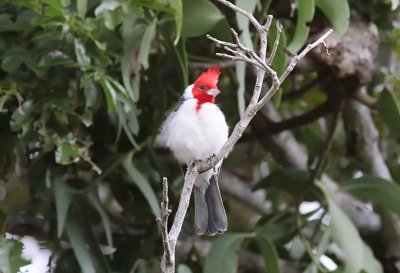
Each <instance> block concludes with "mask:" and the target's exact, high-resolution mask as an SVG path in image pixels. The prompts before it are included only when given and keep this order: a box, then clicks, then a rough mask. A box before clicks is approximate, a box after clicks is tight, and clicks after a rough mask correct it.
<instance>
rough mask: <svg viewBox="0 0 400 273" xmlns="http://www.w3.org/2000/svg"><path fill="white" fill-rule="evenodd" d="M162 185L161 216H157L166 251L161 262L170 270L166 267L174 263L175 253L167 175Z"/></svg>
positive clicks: (164, 269)
mask: <svg viewBox="0 0 400 273" xmlns="http://www.w3.org/2000/svg"><path fill="white" fill-rule="evenodd" d="M162 185H163V192H162V201H161V218H157V219H156V221H157V223H158V225H159V226H160V228H161V237H162V241H163V247H164V253H165V255H164V256H163V260H162V262H161V268H162V270H163V272H168V271H167V270H166V269H167V268H168V267H170V266H171V265H173V264H174V260H175V255H174V254H173V253H172V250H171V246H170V242H169V238H168V217H169V215H170V214H171V210H170V209H169V208H168V203H169V199H168V179H167V178H166V177H163V183H162Z"/></svg>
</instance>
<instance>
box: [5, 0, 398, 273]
mask: <svg viewBox="0 0 400 273" xmlns="http://www.w3.org/2000/svg"><path fill="white" fill-rule="evenodd" d="M235 2H236V3H237V4H238V5H239V4H240V5H241V6H242V7H243V8H247V9H254V14H255V16H256V18H264V16H265V14H266V13H270V14H273V15H274V16H275V18H276V19H278V20H279V21H280V22H281V23H282V24H283V25H284V32H283V33H282V35H281V44H280V46H279V47H278V50H277V54H276V58H275V60H274V62H273V63H272V66H273V68H274V69H276V71H277V72H278V74H279V75H281V74H282V73H283V71H284V68H285V66H286V65H287V63H288V60H289V58H290V54H288V51H290V52H292V53H296V52H298V51H299V50H301V49H302V48H303V47H304V45H305V44H306V42H307V39H308V37H309V34H310V33H311V34H313V33H315V32H316V30H318V29H321V28H322V27H323V26H325V25H328V24H329V25H331V26H332V27H333V28H334V30H335V31H336V32H337V33H338V34H340V35H341V34H344V33H345V31H346V29H347V27H348V25H349V16H350V10H354V11H356V12H358V13H360V14H361V15H362V16H366V17H368V18H371V19H372V20H374V21H375V22H376V23H377V25H378V28H379V29H380V30H386V32H385V33H383V34H382V35H383V38H382V40H383V45H382V46H383V47H384V48H385V49H387V50H386V53H387V52H390V53H393V55H390V54H388V53H387V54H386V55H385V54H384V53H382V54H381V55H380V59H379V60H378V63H379V69H378V70H379V71H378V73H377V76H376V78H374V79H372V81H371V85H370V86H368V87H369V88H368V92H369V94H370V95H371V96H372V97H374V98H375V99H377V100H378V108H379V111H376V114H377V117H376V122H377V124H378V126H379V129H380V130H381V131H380V133H381V135H382V137H384V141H385V142H387V143H389V144H393V146H392V147H393V149H390V151H388V154H389V155H388V161H390V162H389V163H388V164H389V165H390V166H392V167H393V168H394V169H395V168H398V162H397V161H396V160H397V158H398V154H399V152H400V146H399V143H398V141H399V136H400V129H398V128H399V126H400V125H399V124H400V114H399V109H398V99H397V97H398V94H396V92H397V93H398V88H399V82H398V80H396V79H393V77H392V76H391V75H390V73H391V72H388V69H389V68H388V67H387V66H385V65H387V62H388V60H389V59H390V58H392V57H393V58H398V57H399V56H400V47H399V44H398V39H399V37H400V31H399V30H398V29H396V28H394V27H393V25H392V21H391V19H390V16H393V14H394V13H395V12H396V9H397V6H398V4H396V3H397V1H395V0H393V3H392V6H393V11H391V7H390V3H386V2H388V1H372V4H371V5H369V4H365V3H364V2H363V1H359V0H351V1H346V0H341V1H327V0H315V1H314V0H307V1H302V0H299V1H295V2H297V8H298V10H297V11H296V16H295V17H290V16H289V10H290V2H291V1H288V0H287V1H267V0H265V1H262V0H260V1H255V0H254V1H239V0H237V1H235ZM388 14H389V15H390V16H389V15H388ZM321 18H323V20H324V21H323V22H321V21H318V20H317V19H321ZM389 19H390V20H389ZM262 20H264V19H262ZM230 27H234V28H235V29H237V28H238V27H239V28H240V34H241V38H242V40H243V43H244V44H245V45H247V46H249V47H253V48H254V49H257V48H258V45H257V44H255V41H256V40H257V33H256V31H255V30H254V29H253V28H252V26H251V24H250V23H249V22H248V21H247V20H246V19H244V17H243V16H241V15H237V14H235V13H233V12H232V11H231V10H229V9H227V8H226V7H224V6H223V5H221V4H217V3H216V2H214V1H210V0H196V1H195V0H168V1H167V0H154V1H153V0H127V1H122V0H118V1H100V0H74V1H69V0H32V1H28V0H8V1H2V2H1V4H0V226H1V232H2V234H4V233H6V232H9V233H13V234H16V235H21V236H22V235H32V236H35V237H37V238H38V239H40V240H41V243H42V244H43V246H44V247H47V248H50V249H51V250H52V251H53V252H54V254H55V256H57V257H56V258H57V262H56V266H55V268H54V272H57V273H63V272H85V273H94V272H157V270H158V269H159V262H160V257H161V255H162V244H161V236H160V234H159V229H158V226H157V225H156V222H155V217H158V216H159V214H160V207H159V202H160V200H159V197H160V190H161V180H162V177H163V176H166V177H168V179H169V183H170V193H169V194H170V203H171V204H170V205H171V208H172V210H173V211H175V210H176V208H177V204H178V200H179V192H180V187H181V186H182V172H181V170H180V169H179V166H177V164H176V162H175V161H174V160H173V159H172V158H171V157H170V156H169V154H168V153H166V152H164V151H159V150H156V149H155V148H154V138H155V136H156V134H157V131H158V128H159V127H160V124H161V122H162V120H163V119H164V117H165V114H166V112H167V111H169V109H171V108H173V107H174V104H175V103H176V102H177V100H178V98H179V96H180V95H181V93H182V91H183V89H184V88H185V87H186V86H187V85H188V84H190V83H191V82H192V80H193V79H194V78H195V77H196V76H197V75H199V73H200V72H201V71H203V70H204V69H205V68H206V67H207V66H210V65H215V64H220V65H221V66H224V68H223V69H222V75H221V78H220V82H219V87H220V89H221V90H222V91H223V92H222V95H221V96H220V97H218V99H217V100H218V103H220V105H221V108H222V109H223V111H224V113H225V114H226V116H227V121H228V123H229V124H230V127H233V126H234V125H235V123H236V122H237V121H238V119H239V116H240V113H241V112H242V111H243V109H244V106H245V105H246V101H247V100H248V94H250V92H251V91H252V88H253V83H254V78H255V77H254V73H253V72H252V70H251V69H250V68H249V67H246V66H245V65H244V64H236V65H235V64H232V63H229V62H227V61H226V60H220V59H217V58H216V57H215V53H216V52H219V51H220V49H216V48H215V47H214V45H213V44H212V43H211V42H210V41H208V40H207V39H206V38H205V36H204V35H205V34H206V33H210V34H212V35H213V36H214V37H217V38H219V39H223V40H226V41H230V42H232V36H231V34H230V30H229V28H230ZM275 37H276V27H275V21H274V22H273V24H272V27H271V32H270V35H269V37H268V41H269V43H268V50H269V52H270V51H271V50H272V48H273V40H274V38H275ZM389 55H390V56H389ZM317 72H319V71H306V72H304V73H303V72H301V73H297V74H296V73H295V74H294V75H293V77H292V78H290V79H289V78H288V81H287V82H285V83H284V84H283V85H282V89H281V90H280V91H279V94H278V97H276V98H274V104H275V105H276V106H279V111H280V112H281V114H282V116H291V115H296V114H297V113H299V112H303V111H306V110H308V109H310V108H314V107H315V106H316V105H318V104H319V103H321V101H323V100H324V99H325V98H326V97H327V94H326V91H325V90H321V89H323V88H322V87H321V86H323V84H321V85H319V86H317V85H315V86H311V87H310V90H309V92H307V93H304V94H303V95H301V96H299V97H298V99H295V100H292V99H287V98H285V95H286V94H288V93H289V92H290V91H291V90H297V89H298V86H299V85H300V86H302V85H304V84H305V83H309V82H311V81H313V80H317V81H318V82H319V81H322V80H321V78H319V77H321V75H318V73H317ZM393 73H394V74H396V73H397V74H396V75H397V76H398V75H400V73H399V71H394V72H393ZM268 81H269V80H267V81H266V83H267V84H268ZM376 86H378V87H379V88H375V87H376ZM382 86H383V88H382ZM382 89H383V90H384V91H383V92H379V91H380V90H382ZM295 97H296V96H295ZM322 118H323V119H324V120H325V121H326V120H327V119H328V115H325V116H323V117H322ZM265 123H268V121H265V120H262V119H261V122H259V121H257V122H256V123H255V125H254V127H252V128H250V130H248V131H247V134H246V136H245V138H244V139H245V140H244V141H243V142H242V143H239V144H238V145H237V146H236V147H235V150H234V152H233V153H232V154H231V155H230V156H229V158H228V159H227V160H226V162H225V163H224V169H225V168H226V170H228V171H229V172H231V173H232V175H233V174H234V175H235V176H237V177H238V178H240V179H242V180H245V181H249V182H256V181H257V180H259V183H258V184H256V185H255V187H254V189H255V190H256V189H257V190H258V189H262V190H266V191H267V199H268V200H269V201H270V203H271V209H270V210H269V212H268V213H265V214H264V215H261V217H259V216H260V215H256V213H254V212H253V211H252V210H251V209H248V208H245V209H243V207H242V206H243V205H242V204H240V202H238V201H237V200H235V199H233V198H227V196H226V195H224V194H223V195H224V202H226V207H227V211H228V214H229V215H228V219H229V228H230V230H229V231H228V232H227V233H226V234H224V235H222V236H220V237H218V238H215V239H210V238H203V237H201V238H199V237H197V236H195V235H194V232H193V228H192V226H193V224H192V221H193V220H192V211H191V210H189V212H188V217H187V218H186V220H185V221H186V222H185V224H184V227H183V230H182V234H181V237H180V238H181V239H182V240H183V242H184V243H183V246H184V247H182V249H184V250H182V251H181V252H179V250H178V253H177V270H178V273H190V272H194V273H197V272H206V273H208V272H209V273H211V272H254V271H248V270H254V268H253V269H252V267H251V266H253V265H251V266H250V269H248V268H247V267H249V265H248V264H247V265H246V264H245V263H244V264H242V263H241V262H242V261H241V259H239V258H238V253H239V252H240V251H242V252H240V253H243V251H244V252H246V253H250V254H251V255H253V254H257V255H261V256H262V259H261V260H263V261H264V265H265V266H264V267H263V268H261V269H260V267H258V268H256V269H257V270H259V271H262V272H264V270H265V268H266V270H267V271H266V272H276V273H280V272H285V271H284V270H283V268H282V267H281V265H282V264H281V263H280V262H279V260H284V261H288V262H293V263H296V264H297V265H299V267H298V268H299V270H300V269H301V270H303V271H304V272H310V273H312V272H323V271H326V270H327V269H326V268H325V267H324V265H323V264H321V262H320V260H319V258H320V257H321V256H322V255H327V256H328V257H330V258H331V259H332V260H334V261H335V262H336V263H337V264H338V265H339V268H338V270H337V271H336V272H346V273H359V271H361V270H364V272H368V273H380V272H383V271H382V270H383V269H382V266H381V264H380V262H381V261H378V260H377V258H376V256H377V255H376V253H373V252H372V251H373V250H374V249H372V250H371V248H372V247H370V246H369V245H367V244H366V242H364V241H363V239H362V238H361V236H360V234H359V231H358V230H357V229H356V227H355V226H354V224H353V223H352V222H351V221H350V220H349V218H348V216H347V215H346V214H345V213H344V212H343V211H342V209H341V208H340V207H339V206H338V205H337V204H336V203H335V202H336V201H335V199H334V196H332V195H331V194H330V193H326V189H325V188H324V186H322V185H320V184H319V182H318V181H317V182H316V183H314V184H313V183H312V182H313V181H310V180H311V176H310V172H309V171H308V170H299V169H294V168H288V167H284V166H281V163H280V162H281V161H280V160H279V159H278V158H275V157H274V156H272V153H270V149H269V148H268V149H264V148H265V147H266V145H265V144H264V143H263V140H264V139H265V138H266V136H264V134H261V133H260V134H257V135H255V134H254V132H259V130H258V129H259V128H263V127H262V126H264V124H265ZM260 124H261V125H260ZM258 127H259V128H258ZM321 128H322V127H319V126H318V124H316V123H313V124H308V125H307V126H306V127H305V128H303V129H301V130H292V132H293V133H295V135H296V137H297V138H298V140H299V141H300V143H301V144H302V145H303V146H304V147H305V149H306V150H307V152H308V162H307V166H308V167H309V168H310V169H311V168H312V167H313V166H314V164H315V160H317V159H318V153H319V151H320V149H321V147H322V145H323V140H324V138H325V131H324V130H323V129H321ZM288 129H291V128H288ZM338 131H339V132H338V134H337V135H338V139H339V140H338V141H335V143H334V144H333V145H334V149H331V151H330V152H329V157H328V158H329V159H331V160H328V163H327V165H326V166H324V167H325V171H326V172H328V173H329V174H330V175H331V176H332V177H334V178H335V179H336V180H337V181H339V182H342V181H345V182H342V184H343V185H341V187H340V191H342V192H347V193H350V194H352V195H353V196H355V197H356V198H360V199H361V200H367V201H371V202H373V203H374V204H379V205H381V206H383V207H387V208H389V209H391V210H392V211H394V212H396V213H399V207H400V205H399V204H398V203H399V201H398V200H399V199H398V197H399V193H400V190H399V188H398V186H397V185H396V184H395V183H391V184H390V183H389V182H387V181H382V179H380V178H377V177H373V176H365V177H363V178H360V179H351V178H352V176H351V175H352V173H353V172H354V171H356V170H359V168H360V166H358V165H357V164H355V163H353V164H348V165H347V166H342V164H341V163H340V162H339V160H336V159H339V158H344V157H345V155H344V153H345V148H344V145H345V144H344V138H345V135H344V134H345V133H344V132H343V130H342V129H339V130H338ZM389 144H388V145H389ZM271 150H272V149H271ZM265 165H268V167H269V169H270V171H271V172H270V174H269V175H268V176H266V177H264V176H265V175H264V176H261V175H260V174H261V172H260V171H259V170H260V169H261V166H265ZM255 172H257V173H258V174H256V175H254V176H253V175H251V174H253V173H255ZM260 177H264V178H262V179H261V180H260ZM394 177H395V179H400V174H398V177H396V175H395V174H394ZM253 184H254V183H253ZM304 201H316V202H318V205H317V208H316V209H315V210H312V211H310V212H307V213H300V205H301V204H302V202H304ZM327 215H329V217H330V222H329V221H328V222H326V221H323V219H324V217H326V216H327ZM254 216H257V217H254ZM21 219H22V220H21ZM32 219H34V220H32ZM254 219H258V220H257V221H255V220H254ZM170 220H171V221H172V220H173V214H172V217H170ZM21 221H22V222H21ZM24 221H26V222H28V223H27V224H26V225H25V224H24V223H25V222H24ZM36 221H40V222H39V223H40V224H35V223H36ZM31 222H32V223H31ZM15 223H19V224H15ZM21 223H22V224H21ZM26 226H28V227H29V228H26ZM192 239H193V240H192ZM209 239H210V241H211V242H212V244H211V249H210V250H209V252H208V254H207V253H206V256H204V251H203V252H201V251H199V250H198V249H196V247H195V246H193V247H192V246H187V244H190V243H191V242H192V241H193V242H195V241H196V240H198V241H201V242H203V241H208V240H209ZM65 242H67V243H68V244H67V245H68V246H69V247H66V244H65ZM332 242H334V243H336V244H337V245H338V246H339V247H341V248H342V250H343V251H344V253H345V255H346V256H347V257H348V262H344V261H342V260H340V259H338V258H337V257H335V255H334V254H333V253H331V252H330V251H329V250H328V245H329V243H332ZM185 244H186V245H185ZM193 244H194V243H193ZM181 246H182V245H179V244H178V248H181ZM355 246H357V247H356V250H354V247H355ZM185 247H186V248H185ZM206 249H208V248H207V247H206ZM21 250H22V246H21V243H19V242H17V241H15V240H9V239H5V238H2V239H1V241H0V271H1V272H17V270H18V269H19V268H20V267H21V266H22V265H24V264H26V261H25V260H24V259H22V258H21ZM110 254H111V255H110ZM246 266H247V267H246ZM254 267H256V266H255V265H254Z"/></svg>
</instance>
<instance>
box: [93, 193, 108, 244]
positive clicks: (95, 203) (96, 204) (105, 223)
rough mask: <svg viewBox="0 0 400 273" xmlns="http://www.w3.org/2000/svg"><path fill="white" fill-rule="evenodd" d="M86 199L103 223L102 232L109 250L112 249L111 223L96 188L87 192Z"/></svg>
mask: <svg viewBox="0 0 400 273" xmlns="http://www.w3.org/2000/svg"><path fill="white" fill-rule="evenodd" d="M88 197H89V200H90V202H91V203H92V204H93V206H94V207H95V208H96V210H97V212H98V213H99V214H100V218H101V221H102V223H103V227H104V231H105V233H106V238H107V243H108V246H109V247H110V248H112V247H113V240H112V230H111V221H110V218H109V217H108V214H107V212H106V210H105V209H104V207H103V205H102V204H101V202H100V199H99V195H98V192H97V188H96V187H92V189H91V191H90V192H89V195H88Z"/></svg>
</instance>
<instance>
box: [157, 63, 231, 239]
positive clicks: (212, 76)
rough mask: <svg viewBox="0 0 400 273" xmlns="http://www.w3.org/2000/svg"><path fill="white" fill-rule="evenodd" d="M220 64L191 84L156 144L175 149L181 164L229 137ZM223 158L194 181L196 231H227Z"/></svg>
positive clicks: (212, 152)
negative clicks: (221, 184) (219, 101)
mask: <svg viewBox="0 0 400 273" xmlns="http://www.w3.org/2000/svg"><path fill="white" fill-rule="evenodd" d="M219 76H220V69H219V67H210V68H208V70H207V71H205V72H203V73H201V74H200V76H199V77H198V78H197V79H196V80H195V81H194V82H193V84H191V85H189V86H188V87H187V88H186V89H185V91H184V92H183V95H182V96H181V97H180V99H179V101H178V103H177V105H176V106H175V108H174V109H173V110H172V111H171V112H170V113H169V114H168V115H167V118H166V119H165V121H164V123H163V124H162V126H161V130H160V132H159V134H158V135H157V137H156V144H157V145H159V146H164V147H165V148H169V149H170V150H171V151H172V154H173V155H174V157H175V158H176V159H177V161H178V162H179V163H181V164H186V165H187V166H189V164H191V163H193V162H196V161H199V160H204V159H208V158H212V157H213V156H215V154H217V153H218V152H219V151H220V149H221V148H222V146H223V145H224V144H225V142H226V141H227V139H228V133H229V128H228V125H227V123H226V120H225V116H224V114H223V113H222V111H221V109H220V108H219V107H218V105H216V104H215V97H216V96H217V95H218V94H220V93H221V91H220V90H219V89H218V87H217V83H218V79H219ZM221 165H222V161H221V162H219V163H217V164H215V166H214V167H213V168H211V169H210V170H208V171H206V172H204V173H201V174H199V176H198V177H197V179H196V181H195V185H194V189H193V191H194V230H195V233H196V234H197V235H203V234H207V235H209V236H214V235H216V234H222V233H224V232H225V231H226V230H227V228H228V220H227V216H226V212H225V208H224V205H223V202H222V198H221V193H220V189H219V185H218V176H219V172H220V168H221Z"/></svg>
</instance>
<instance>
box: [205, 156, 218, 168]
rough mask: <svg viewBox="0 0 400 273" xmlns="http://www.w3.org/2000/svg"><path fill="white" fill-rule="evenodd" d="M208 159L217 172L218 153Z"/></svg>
mask: <svg viewBox="0 0 400 273" xmlns="http://www.w3.org/2000/svg"><path fill="white" fill-rule="evenodd" d="M207 161H208V162H210V164H211V166H212V169H213V171H214V172H216V169H215V165H217V155H216V154H212V155H211V156H210V157H209V158H208V159H207Z"/></svg>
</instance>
